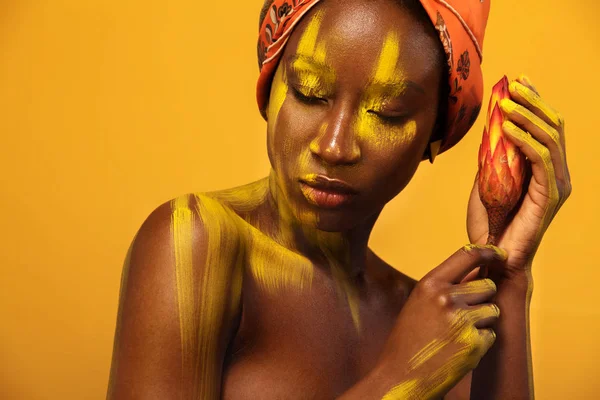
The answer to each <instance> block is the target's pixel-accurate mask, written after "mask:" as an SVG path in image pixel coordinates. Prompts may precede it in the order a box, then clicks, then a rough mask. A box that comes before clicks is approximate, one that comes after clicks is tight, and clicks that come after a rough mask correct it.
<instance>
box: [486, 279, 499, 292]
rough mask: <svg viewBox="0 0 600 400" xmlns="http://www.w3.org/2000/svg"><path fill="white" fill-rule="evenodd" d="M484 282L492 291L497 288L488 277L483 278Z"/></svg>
mask: <svg viewBox="0 0 600 400" xmlns="http://www.w3.org/2000/svg"><path fill="white" fill-rule="evenodd" d="M485 283H487V284H488V285H489V286H490V287H491V288H493V289H494V291H496V290H497V289H498V288H497V287H496V283H495V282H494V281H493V280H491V279H490V278H487V279H485Z"/></svg>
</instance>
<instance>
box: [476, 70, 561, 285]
mask: <svg viewBox="0 0 600 400" xmlns="http://www.w3.org/2000/svg"><path fill="white" fill-rule="evenodd" d="M509 92H510V97H511V99H510V100H509V99H505V100H503V101H501V102H500V109H501V110H502V113H503V114H504V116H505V118H506V119H507V120H506V121H505V122H504V124H503V125H502V130H503V131H504V133H505V134H506V137H507V139H508V140H510V141H511V142H513V143H514V144H515V145H516V146H517V147H519V149H520V150H521V151H522V152H523V154H525V156H526V157H527V158H528V159H529V163H528V164H529V166H528V173H529V174H530V176H531V179H530V181H529V184H528V186H527V187H525V188H524V196H523V199H522V202H521V203H520V204H518V205H517V206H516V207H515V209H516V212H514V213H513V215H514V217H513V218H512V220H511V222H510V223H509V225H508V226H507V228H506V230H505V231H504V234H503V235H502V236H501V237H500V239H499V241H498V243H496V245H497V246H499V247H501V248H503V249H505V250H506V251H507V252H508V260H507V262H506V264H505V268H504V269H503V270H502V271H501V272H500V273H501V274H502V276H500V277H498V278H499V279H500V280H501V279H507V278H508V279H513V278H515V277H521V276H523V275H527V276H528V273H529V272H530V268H531V262H532V260H533V256H534V255H535V252H536V251H537V248H538V247H539V244H540V242H541V240H542V236H543V235H544V232H546V230H547V229H548V226H549V225H550V222H551V221H552V219H553V218H554V216H555V215H556V213H557V212H558V210H559V209H560V207H561V206H562V205H563V203H564V202H565V200H566V199H567V198H568V197H569V195H570V194H571V177H570V175H569V168H568V167H567V159H566V152H565V131H564V126H565V124H564V120H563V118H562V117H561V116H560V114H559V113H557V112H556V111H554V110H553V109H552V108H551V107H550V106H549V105H548V104H546V102H545V101H544V100H543V99H542V98H541V97H540V95H539V93H538V91H537V90H536V88H535V87H534V86H533V85H532V84H531V82H530V81H529V79H528V78H527V77H525V76H521V77H520V78H519V79H518V80H516V81H513V82H511V83H510V85H509ZM467 231H468V235H469V240H470V241H471V243H477V244H484V243H486V240H487V236H488V219H487V213H486V210H485V208H484V206H483V204H482V203H481V200H480V199H479V191H478V185H477V179H475V185H474V186H473V190H472V192H471V197H470V200H469V207H468V212H467Z"/></svg>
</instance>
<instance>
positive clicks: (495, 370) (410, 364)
mask: <svg viewBox="0 0 600 400" xmlns="http://www.w3.org/2000/svg"><path fill="white" fill-rule="evenodd" d="M341 4H342V2H324V3H322V4H320V5H319V6H318V7H315V8H314V9H313V10H312V11H311V13H310V14H309V15H307V16H305V18H304V19H303V20H302V21H301V23H300V24H299V25H298V26H297V28H296V29H295V31H294V33H293V34H292V35H291V37H290V40H289V42H288V44H287V46H286V49H285V52H284V54H283V57H282V62H281V63H280V65H279V70H278V71H279V75H278V76H279V78H278V76H276V77H275V79H274V84H273V85H274V87H273V91H272V92H271V93H272V95H271V103H270V104H269V110H268V112H267V114H268V116H269V121H268V140H267V147H268V153H269V159H270V160H271V164H272V167H273V169H272V171H271V174H270V176H269V177H268V178H265V179H263V180H261V181H259V182H256V183H254V184H251V185H249V186H246V187H242V188H238V189H236V190H234V191H233V192H217V193H212V194H210V195H209V196H210V198H212V199H216V200H217V201H218V202H219V204H221V205H222V206H223V210H229V211H231V212H229V211H225V212H220V211H219V212H217V211H214V208H212V209H209V208H205V209H204V211H203V212H199V213H200V215H199V216H200V218H197V219H195V220H194V223H193V225H192V229H193V235H192V243H191V245H192V247H193V249H194V250H193V268H194V270H193V271H194V272H193V278H194V280H193V285H194V293H195V295H196V296H198V297H200V298H202V296H203V295H204V293H203V291H204V290H205V288H206V286H203V285H205V284H208V285H209V286H210V285H214V284H215V282H216V281H215V282H212V281H211V282H208V283H207V282H205V281H203V280H202V279H203V278H202V277H206V276H207V275H206V274H205V273H206V271H209V270H210V271H214V275H218V274H217V272H218V273H221V274H222V276H223V277H224V278H223V282H225V284H224V290H222V299H223V300H224V302H225V304H227V307H224V308H223V310H230V311H228V312H225V311H223V312H221V311H220V310H217V309H215V310H211V311H213V312H212V313H211V315H213V316H214V318H215V321H216V323H214V324H213V325H211V329H209V330H206V331H207V332H210V335H211V340H210V341H209V342H210V343H211V344H210V346H211V347H210V348H209V351H208V352H207V348H206V347H202V346H201V345H199V346H198V347H197V348H196V347H192V349H195V350H194V352H195V353H194V354H192V355H191V356H193V357H196V358H197V359H198V360H199V361H198V363H197V364H196V367H195V368H196V369H197V370H199V371H202V375H201V376H202V377H203V378H202V379H199V378H198V375H196V376H195V375H194V373H193V370H191V369H190V368H189V367H186V363H185V360H184V358H185V357H182V339H181V334H180V321H181V320H180V318H179V314H178V313H179V311H178V310H179V308H180V306H179V305H178V292H177V290H178V289H177V284H176V279H175V275H176V274H175V272H174V271H175V270H176V266H175V261H174V260H175V259H174V255H173V254H174V241H173V239H172V225H171V224H172V222H171V221H172V218H173V217H172V215H173V211H172V210H173V208H172V205H171V204H169V203H167V204H165V205H163V206H161V207H159V208H158V209H157V210H155V211H154V212H153V213H152V214H151V215H150V217H149V218H148V219H147V220H146V221H145V223H144V224H143V226H142V227H141V229H140V231H139V232H138V235H137V236H136V239H135V240H134V243H133V245H132V248H131V250H130V257H129V261H128V263H127V266H126V269H125V271H124V276H126V278H127V280H126V281H124V284H123V287H122V294H121V300H120V310H119V321H118V328H117V334H116V337H115V352H114V356H113V357H114V358H113V369H112V372H111V383H110V389H109V396H108V397H109V398H111V399H138V398H140V399H142V398H143V399H146V398H160V399H175V398H182V397H184V398H192V397H193V398H224V399H245V398H248V399H256V398H285V399H296V398H297V399H308V398H311V399H332V398H338V397H339V398H343V399H381V398H383V397H384V396H385V395H386V394H389V393H390V390H391V389H392V388H394V387H396V388H399V389H398V392H397V393H401V394H402V395H403V396H404V397H401V396H400V395H398V396H396V397H390V398H410V396H416V398H432V399H434V398H441V397H442V396H443V397H444V398H445V399H467V398H469V397H470V394H469V392H470V391H471V390H472V392H471V393H472V398H528V397H529V396H530V395H531V393H530V392H529V390H530V388H529V386H530V383H531V377H530V374H529V372H528V365H527V360H528V357H529V353H528V349H527V344H528V336H527V333H526V332H525V330H526V325H527V320H526V317H525V315H524V314H525V313H524V312H523V313H521V312H517V313H511V311H510V310H511V309H516V310H525V309H526V307H528V303H527V301H528V300H527V298H528V296H530V290H529V289H530V283H531V281H530V280H529V279H530V272H529V270H528V269H527V267H526V265H529V266H530V263H531V259H532V257H533V254H534V253H535V249H536V248H537V244H538V243H539V239H540V238H541V236H540V237H539V238H538V237H537V236H536V239H535V240H534V241H533V244H532V245H531V246H530V248H526V247H523V246H521V247H520V248H519V249H518V250H519V251H518V252H516V251H513V250H514V248H511V246H510V245H511V243H521V238H519V237H517V234H516V233H514V231H517V230H518V231H519V232H520V231H522V230H523V229H522V228H523V227H519V229H517V228H516V227H514V228H513V231H512V232H513V233H512V236H509V237H508V239H510V240H508V239H507V238H504V242H501V246H503V247H507V250H508V259H507V258H506V254H505V253H504V252H502V251H501V250H499V249H497V248H484V247H464V248H461V249H459V250H458V251H457V252H456V253H455V254H453V255H451V256H450V257H449V258H448V259H447V260H446V261H444V262H443V263H442V264H441V265H439V266H437V267H435V268H433V269H432V270H431V272H429V273H428V274H427V275H426V276H425V277H424V278H423V279H422V280H421V281H419V282H417V281H415V280H413V279H411V278H410V277H408V276H406V275H403V274H402V273H400V272H399V271H397V270H396V269H394V268H393V267H391V266H390V265H388V264H386V263H385V262H384V261H383V260H381V259H380V258H379V257H377V256H376V255H375V254H374V253H373V252H372V251H371V250H370V249H369V248H368V246H367V243H368V238H369V234H370V232H371V229H372V227H373V225H374V223H375V222H376V220H377V217H378V215H379V213H380V212H381V210H382V208H383V207H384V206H385V204H386V203H387V202H388V201H389V200H390V199H392V198H393V197H394V196H396V195H397V194H398V193H399V192H400V191H401V190H402V189H403V188H404V187H405V186H406V184H408V182H409V181H410V179H411V178H412V176H413V174H414V173H415V171H416V168H417V167H418V165H419V163H420V162H421V159H422V156H423V154H424V152H425V149H426V146H427V143H428V141H429V137H430V136H431V132H432V131H433V129H434V125H435V122H436V119H437V104H438V96H439V84H440V80H441V79H445V78H444V77H443V75H442V68H441V66H440V65H439V63H438V62H437V60H436V54H435V50H434V49H435V46H436V43H437V42H436V40H438V39H437V38H436V37H435V35H434V34H432V33H431V31H430V30H427V29H424V28H423V26H422V25H421V24H420V23H419V22H418V21H417V20H416V19H415V18H414V16H412V15H411V14H410V13H408V12H406V11H405V10H403V9H402V8H400V7H398V5H397V4H395V3H394V2H392V1H388V0H377V1H372V2H364V1H358V0H352V1H345V2H343V6H341ZM318 13H325V14H326V16H327V17H326V18H323V19H322V22H321V24H320V26H319V34H318V38H319V41H323V43H325V49H326V57H325V61H323V58H322V57H320V56H319V55H318V54H316V53H315V54H313V55H312V56H311V57H308V58H310V59H309V60H307V64H306V65H308V67H307V69H310V70H311V71H313V72H311V73H312V74H314V75H315V76H316V78H315V79H312V80H311V79H308V80H306V79H303V77H302V74H303V73H305V72H306V71H304V72H302V71H301V68H298V67H297V66H295V65H294V62H295V60H297V59H298V55H302V56H303V57H304V56H306V54H300V53H302V52H301V51H300V49H301V48H302V45H301V43H302V38H303V37H306V36H305V35H304V33H305V32H307V30H308V31H309V30H310V29H311V24H312V23H313V22H314V21H315V16H317V14H318ZM311 21H312V22H311ZM369 21H376V23H372V22H371V23H369ZM313 28H314V25H313ZM390 32H391V33H390ZM390 35H391V36H390ZM385 37H393V38H395V40H396V41H397V42H398V43H399V46H398V48H399V51H398V52H397V53H398V57H397V60H396V62H395V63H394V73H393V76H394V77H398V76H401V77H402V80H401V82H400V81H395V82H394V85H396V86H397V87H396V88H393V87H392V88H388V91H387V92H385V91H384V92H380V91H376V92H369V89H368V88H369V87H371V86H373V83H374V81H375V80H374V77H376V76H379V75H377V74H376V73H374V71H375V70H377V60H378V59H380V55H381V53H382V52H383V50H382V48H383V46H382V38H385ZM339 38H343V40H339ZM349 57H351V59H352V61H353V62H350V63H349V62H348V61H347V60H348V58H349ZM323 63H325V64H326V66H327V67H328V68H329V69H330V70H331V71H333V74H329V75H330V77H331V76H335V79H334V80H333V83H330V84H328V85H327V87H326V88H323V87H320V86H319V87H317V88H315V87H312V88H307V87H306V82H307V81H308V82H313V83H314V82H316V81H319V82H320V81H321V80H322V79H325V77H324V76H319V74H327V73H328V72H326V71H324V70H323V68H320V67H319V66H318V65H317V64H319V65H320V64H323ZM284 71H285V79H284V78H282V77H283V76H284V74H283V72H284ZM315 71H316V72H315ZM331 71H329V72H331ZM398 87H400V89H399V88H398ZM282 88H283V89H285V90H284V91H281V90H280V92H277V89H282ZM317 89H318V90H317ZM282 92H284V93H285V96H281V95H280V94H281V93H282ZM369 93H371V95H373V93H376V95H373V97H377V98H385V99H386V100H385V101H383V102H382V103H381V104H379V107H371V108H369V107H363V106H364V104H369V105H372V104H376V103H377V102H376V101H371V102H365V101H364V99H365V96H367V95H368V94H369ZM277 96H279V97H277ZM277 99H279V100H281V99H283V101H282V102H280V103H279V104H278V105H276V104H275V103H276V100H277ZM382 104H383V106H381V105H382ZM361 112H362V113H364V114H363V116H364V115H366V116H367V118H369V121H371V122H369V123H365V124H362V125H361V124H359V123H357V120H358V119H359V116H360V115H361ZM515 118H518V117H515ZM524 124H525V122H523V121H521V123H519V126H523V125H524ZM524 128H525V129H526V127H524ZM532 135H533V133H532ZM381 137H385V138H387V141H386V142H385V146H381V145H380V141H379V140H380V139H381ZM515 141H516V139H515ZM521 141H522V146H523V151H524V152H529V154H527V153H526V154H527V155H528V157H529V158H530V159H532V158H533V157H535V155H534V154H533V153H532V150H531V149H530V148H528V147H527V144H526V143H525V139H521ZM563 144H564V139H563ZM563 153H564V152H563ZM553 155H554V154H553ZM554 158H556V157H553V159H554ZM540 164H541V162H538V164H537V165H538V169H537V176H538V181H539V182H542V180H543V177H544V171H543V170H542V169H541V168H540V167H539V165H540ZM557 168H558V167H557ZM564 168H565V169H564V170H566V163H565V167H564ZM535 172H536V170H535V167H534V175H536V174H535ZM311 173H316V174H323V175H326V176H328V177H331V178H336V179H341V180H344V181H345V182H347V183H349V184H350V185H351V186H352V187H354V188H355V189H356V191H357V194H355V195H354V201H353V202H352V203H350V204H347V205H344V206H341V207H337V208H327V207H322V206H319V205H315V204H313V203H311V202H310V201H308V199H307V198H306V197H305V196H304V195H303V192H302V190H301V186H300V182H299V179H301V178H302V176H304V175H306V174H311ZM546 175H547V174H546ZM539 182H538V183H539ZM546 186H551V185H548V184H547V183H546ZM543 187H544V183H543V182H542V183H539V186H536V188H538V189H540V188H543ZM263 189H264V190H263ZM540 190H541V189H540ZM257 193H264V194H265V195H264V196H262V195H258V194H257ZM567 195H568V194H567ZM538 198H539V197H538ZM202 201H203V200H202V198H199V197H192V198H190V199H187V200H186V203H187V204H189V206H190V209H194V210H195V209H196V206H198V203H199V202H202ZM563 201H564V200H562V201H561V202H560V204H562V202H563ZM536 204H537V203H536ZM557 204H558V203H557ZM479 206H480V204H479ZM557 207H558V206H557ZM546 208H547V207H546ZM206 210H213V211H206ZM219 210H221V209H220V208H219ZM556 210H557V208H556ZM523 212H526V211H523ZM213 213H214V215H213ZM482 215H483V216H485V212H484V211H482V210H481V208H479V207H478V205H477V204H476V202H475V200H472V202H471V207H470V210H469V221H470V227H469V233H470V235H471V240H472V241H473V242H475V243H477V242H481V240H482V239H481V238H482V237H483V236H484V234H485V232H484V228H481V227H482V226H484V227H485V223H486V222H487V221H483V220H482V218H483V217H482ZM515 220H517V221H521V222H519V223H522V221H523V220H524V219H522V218H521V219H518V218H515ZM545 221H546V220H544V222H543V223H546V222H545ZM216 224H218V225H219V226H220V228H219V229H221V232H227V234H223V235H222V236H220V237H217V238H214V237H210V238H211V239H209V235H208V233H209V232H214V228H215V226H216ZM531 224H535V222H531ZM538 225H539V226H537V225H536V226H534V225H528V226H526V228H529V230H527V229H526V230H525V231H526V232H538V231H539V230H540V229H542V228H540V226H543V225H542V222H541V220H540V221H538ZM543 229H545V228H543ZM509 232H510V230H509ZM474 235H477V237H474ZM257 237H260V238H261V240H263V239H264V241H263V242H264V243H266V245H265V246H266V248H267V249H271V248H272V249H274V250H273V253H272V254H273V255H277V257H279V258H278V260H281V261H280V262H279V263H280V264H283V265H284V266H285V267H286V268H297V267H298V265H299V264H302V263H305V262H306V263H308V264H310V266H311V268H312V271H313V272H312V277H311V286H310V289H308V290H307V289H299V286H293V285H292V286H291V287H289V288H288V289H287V290H280V291H275V292H273V291H269V290H266V288H265V286H264V285H262V284H261V282H260V281H258V280H257V279H256V276H257V275H256V274H255V273H254V271H255V270H253V265H254V264H256V259H257V257H259V256H258V255H257V254H256V253H255V252H256V247H252V246H251V243H253V242H255V241H256V238H257ZM210 240H212V242H211V241H210ZM261 243H262V242H261ZM211 246H214V247H216V248H220V249H225V248H227V249H229V250H228V252H227V254H224V255H223V257H220V258H219V263H218V265H217V264H215V263H211V262H210V261H211V260H210V259H209V258H208V255H207V254H208V253H209V250H210V248H211ZM269 254H271V253H269ZM515 254H517V255H518V257H517V256H515ZM261 257H262V256H261ZM267 259H269V257H267ZM273 259H274V258H273ZM523 260H526V261H523ZM239 265H241V266H242V268H241V269H239V270H238V269H236V268H237V267H236V266H239ZM333 265H337V266H340V267H341V271H342V272H341V273H339V272H338V273H335V271H334V268H333ZM478 265H488V266H489V267H490V271H491V274H492V276H493V278H494V281H495V282H496V283H495V284H494V283H493V282H492V281H490V280H483V279H477V276H476V274H477V266H478ZM278 267H279V265H271V264H269V263H268V262H267V263H265V265H264V268H265V269H270V270H272V271H267V272H268V273H271V274H277V273H278V272H277V271H279V270H278V269H277V268H278ZM236 271H238V272H239V276H238V275H237V274H238V272H236ZM504 271H509V272H510V273H509V274H507V273H505V272H504ZM521 271H522V272H521ZM263 272H264V271H263ZM237 278H240V281H241V285H240V286H239V287H237V286H236V285H235V283H234V282H237V280H236V279H237ZM207 279H208V278H207ZM340 282H343V283H344V284H345V285H346V286H344V287H345V288H346V289H345V290H347V293H351V294H352V295H348V297H347V298H346V297H344V296H340V293H341V292H340V290H339V288H340ZM494 296H496V297H495V300H494ZM521 298H523V299H522V300H521V302H519V299H521ZM515 299H517V300H515ZM494 302H496V303H497V304H499V305H500V307H501V308H503V307H502V306H503V304H504V305H506V308H507V310H504V309H503V310H502V313H503V316H504V315H506V317H505V318H504V320H503V319H502V318H501V319H500V320H499V321H498V308H497V307H496V306H494V304H493V303H494ZM351 304H355V305H356V308H357V310H358V311H357V313H356V312H353V311H352V310H351V307H350V305H351ZM194 312H195V313H196V314H195V315H202V314H203V313H207V310H206V309H202V308H201V307H197V308H196V309H195V311H194ZM355 314H357V315H358V316H359V318H360V328H357V317H356V315H355ZM492 328H495V329H496V330H498V331H499V332H502V335H503V337H505V338H511V340H507V339H505V340H504V341H503V342H502V343H501V346H498V345H496V346H494V347H492V350H494V349H496V351H495V352H494V351H490V352H489V353H490V355H491V356H490V357H488V359H487V360H486V359H485V358H484V355H485V354H486V352H488V350H489V349H490V347H491V346H492V345H493V344H494V341H495V334H494V331H493V329H492ZM448 332H455V334H453V335H448ZM431 343H437V344H438V345H439V346H437V347H436V348H439V351H436V352H431V351H429V352H425V353H424V352H423V351H424V349H428V348H430V347H431ZM513 343H515V344H513ZM428 346H429V347H428ZM434 347H435V346H434ZM207 354H213V356H210V357H209V356H207ZM419 354H420V355H421V357H420V358H419V360H420V361H419V362H415V356H416V355H419ZM424 354H425V355H427V357H425V356H423V355H424ZM505 355H508V356H505ZM187 356H189V355H186V357H187ZM482 359H483V362H482ZM480 362H482V363H481V364H480ZM478 364H480V367H477V366H478ZM476 367H477V369H476V373H475V375H474V376H475V378H474V380H473V382H472V384H471V371H472V370H473V369H475V368H476ZM478 371H479V373H478ZM500 371H501V372H502V374H499V372H500ZM431 377H437V378H438V379H437V380H434V381H432V380H431ZM511 382H516V383H511ZM202 393H211V395H210V396H208V395H205V396H203V395H202ZM486 396H487V397H486Z"/></svg>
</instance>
